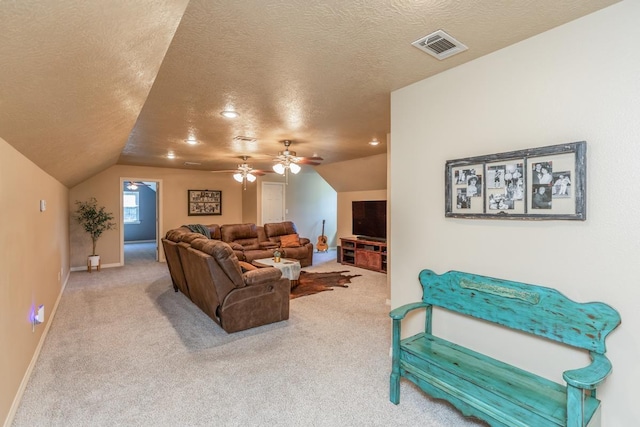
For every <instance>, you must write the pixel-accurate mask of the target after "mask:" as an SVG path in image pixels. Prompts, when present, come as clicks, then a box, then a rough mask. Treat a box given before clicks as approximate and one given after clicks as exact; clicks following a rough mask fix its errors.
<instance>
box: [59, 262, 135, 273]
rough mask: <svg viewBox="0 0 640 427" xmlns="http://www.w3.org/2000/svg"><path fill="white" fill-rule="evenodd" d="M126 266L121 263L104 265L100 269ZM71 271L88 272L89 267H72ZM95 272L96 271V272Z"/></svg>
mask: <svg viewBox="0 0 640 427" xmlns="http://www.w3.org/2000/svg"><path fill="white" fill-rule="evenodd" d="M123 265H124V264H120V263H119V262H116V263H113V264H102V265H101V266H100V269H103V268H113V267H122V266H123ZM69 271H87V266H86V265H84V266H82V267H71V269H70V270H69ZM94 271H95V270H94Z"/></svg>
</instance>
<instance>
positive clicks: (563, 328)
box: [390, 270, 620, 427]
mask: <svg viewBox="0 0 640 427" xmlns="http://www.w3.org/2000/svg"><path fill="white" fill-rule="evenodd" d="M420 283H421V284H422V287H423V298H422V301H421V302H418V303H412V304H407V305H404V306H402V307H398V308H396V309H395V310H393V311H391V313H390V316H391V318H392V319H393V340H392V346H393V348H392V352H393V355H392V367H391V379H390V400H391V402H393V403H395V404H398V403H399V401H400V379H401V378H402V377H404V378H406V379H408V380H410V381H412V382H414V383H415V384H417V385H418V386H419V387H420V388H422V390H424V391H425V392H426V393H428V394H430V395H431V396H433V397H436V398H440V399H445V400H447V401H449V402H451V403H452V404H453V405H454V406H456V407H457V408H458V409H459V410H460V411H461V412H462V413H463V414H465V415H473V416H476V417H478V418H480V419H483V420H485V421H487V422H489V423H490V424H491V425H492V426H522V427H525V426H570V427H584V426H587V425H595V423H597V422H599V413H600V411H599V408H600V401H599V400H598V399H597V398H596V387H597V386H598V385H599V384H601V383H602V382H603V381H604V379H605V378H606V377H607V376H608V375H609V374H610V373H611V363H610V362H609V360H608V359H607V357H606V356H605V354H604V353H605V352H606V346H605V338H606V337H607V335H608V334H609V333H610V332H611V331H612V330H613V329H615V328H616V327H617V326H618V325H619V324H620V315H619V314H618V312H617V311H616V310H615V309H613V308H612V307H610V306H608V305H606V304H604V303H600V302H594V303H577V302H575V301H572V300H570V299H569V298H567V297H565V296H564V295H562V294H561V293H560V292H558V291H556V290H555V289H551V288H546V287H543V286H536V285H530V284H525V283H519V282H513V281H508V280H501V279H496V278H492V277H486V276H479V275H474V274H469V273H463V272H459V271H450V272H448V273H445V274H442V275H437V274H435V273H434V272H432V271H430V270H423V271H422V272H421V273H420ZM434 306H436V307H441V308H444V309H447V310H450V311H453V312H456V313H460V314H463V315H467V316H471V317H475V318H478V319H483V320H486V321H489V322H493V323H496V324H499V325H502V326H505V327H508V328H511V329H515V330H519V331H524V332H528V333H530V334H533V335H536V336H539V337H544V338H548V339H551V340H554V341H558V342H561V343H564V344H567V345H570V346H573V347H576V348H579V349H584V350H586V351H587V352H588V353H589V355H590V357H591V360H592V363H591V364H590V365H589V366H586V367H582V368H578V369H574V370H569V371H566V372H564V374H563V378H564V380H565V381H566V382H567V385H561V384H557V383H555V382H553V381H549V380H547V379H545V378H542V377H540V376H538V375H535V374H533V373H530V372H527V371H525V370H522V369H520V368H517V367H515V366H512V365H508V364H506V363H503V362H501V361H499V360H496V359H493V358H490V357H488V356H485V355H483V354H481V353H478V352H475V351H472V350H470V349H468V348H465V347H462V346H459V345H457V344H455V343H452V342H449V341H446V340H443V339H442V338H439V337H436V336H434V335H432V331H431V324H432V317H433V311H432V308H433V307H434ZM413 310H425V312H426V319H425V332H421V333H419V334H417V335H414V336H412V337H409V338H405V339H403V340H401V339H400V337H401V333H402V331H401V323H402V319H404V317H405V316H406V315H407V314H408V313H409V312H411V311H413Z"/></svg>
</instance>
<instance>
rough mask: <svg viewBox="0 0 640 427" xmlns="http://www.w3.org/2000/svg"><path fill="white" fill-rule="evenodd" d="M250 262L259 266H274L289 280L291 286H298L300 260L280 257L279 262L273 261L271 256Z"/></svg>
mask: <svg viewBox="0 0 640 427" xmlns="http://www.w3.org/2000/svg"><path fill="white" fill-rule="evenodd" d="M251 264H253V265H255V266H256V267H259V268H264V267H275V268H277V269H278V270H280V271H282V276H283V277H286V278H287V279H289V280H291V288H295V287H296V286H298V279H300V268H301V267H300V261H298V260H297V259H291V258H281V259H280V262H275V260H274V259H273V258H260V259H254V260H253V261H252V262H251Z"/></svg>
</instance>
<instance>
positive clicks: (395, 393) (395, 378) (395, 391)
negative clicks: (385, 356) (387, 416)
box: [389, 319, 400, 405]
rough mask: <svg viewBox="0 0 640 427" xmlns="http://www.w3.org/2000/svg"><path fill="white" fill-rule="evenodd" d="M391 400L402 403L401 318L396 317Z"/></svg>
mask: <svg viewBox="0 0 640 427" xmlns="http://www.w3.org/2000/svg"><path fill="white" fill-rule="evenodd" d="M389 400H390V401H391V403H393V404H394V405H397V404H398V403H400V320H395V319H394V320H393V341H392V347H391V379H390V387H389Z"/></svg>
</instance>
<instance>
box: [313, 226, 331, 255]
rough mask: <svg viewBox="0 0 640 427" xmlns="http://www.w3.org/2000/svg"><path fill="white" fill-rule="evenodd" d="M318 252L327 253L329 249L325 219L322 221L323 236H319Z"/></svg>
mask: <svg viewBox="0 0 640 427" xmlns="http://www.w3.org/2000/svg"><path fill="white" fill-rule="evenodd" d="M316 248H317V249H318V252H326V251H327V250H328V249H329V246H328V245H327V236H325V235H324V219H323V220H322V234H321V235H320V236H318V243H316Z"/></svg>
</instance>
